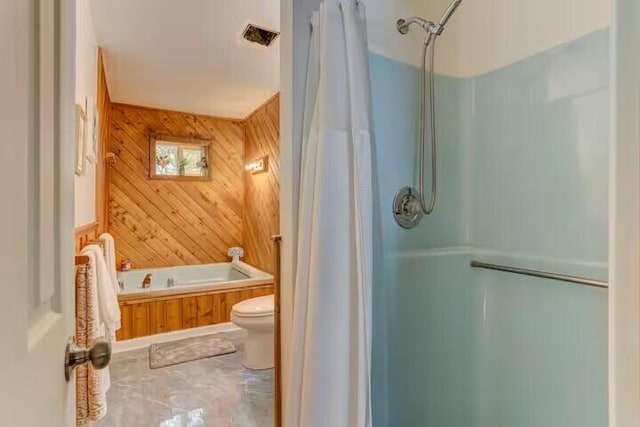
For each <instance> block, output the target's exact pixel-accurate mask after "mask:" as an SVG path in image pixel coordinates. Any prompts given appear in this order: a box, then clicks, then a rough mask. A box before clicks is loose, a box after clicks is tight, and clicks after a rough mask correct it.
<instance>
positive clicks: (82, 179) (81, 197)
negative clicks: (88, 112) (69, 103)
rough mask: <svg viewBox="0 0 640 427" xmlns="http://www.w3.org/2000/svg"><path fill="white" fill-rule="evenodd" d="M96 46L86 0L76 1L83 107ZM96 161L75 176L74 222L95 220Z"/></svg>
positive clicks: (90, 89)
mask: <svg viewBox="0 0 640 427" xmlns="http://www.w3.org/2000/svg"><path fill="white" fill-rule="evenodd" d="M96 82H97V46H96V38H95V35H94V31H93V20H92V18H91V11H90V9H89V1H88V0H77V1H76V90H75V102H76V104H80V105H81V106H82V107H83V108H84V106H85V99H86V97H87V96H91V97H94V98H95V96H96V85H97V83H96ZM95 174H96V171H95V165H93V164H91V163H89V162H85V173H84V175H83V176H78V175H76V177H75V225H76V227H78V226H81V225H85V224H89V223H91V222H94V221H95V219H96V212H95Z"/></svg>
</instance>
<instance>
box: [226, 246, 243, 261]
mask: <svg viewBox="0 0 640 427" xmlns="http://www.w3.org/2000/svg"><path fill="white" fill-rule="evenodd" d="M227 255H229V256H230V257H231V260H232V261H233V262H234V263H235V262H238V261H240V258H244V249H242V248H241V247H238V246H236V247H233V248H229V250H228V251H227Z"/></svg>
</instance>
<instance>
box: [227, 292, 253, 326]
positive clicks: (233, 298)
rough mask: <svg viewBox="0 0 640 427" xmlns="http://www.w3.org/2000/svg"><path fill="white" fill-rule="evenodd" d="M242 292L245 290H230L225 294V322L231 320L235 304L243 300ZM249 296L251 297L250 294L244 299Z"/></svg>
mask: <svg viewBox="0 0 640 427" xmlns="http://www.w3.org/2000/svg"><path fill="white" fill-rule="evenodd" d="M242 292H243V291H234V292H228V293H226V294H225V296H224V298H225V306H224V313H223V314H224V321H225V322H229V321H230V320H231V309H232V308H233V306H234V304H237V303H239V302H240V301H242V300H243V298H242ZM245 292H246V291H245ZM248 298H250V296H249V297H246V298H244V299H248Z"/></svg>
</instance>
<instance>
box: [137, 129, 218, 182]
mask: <svg viewBox="0 0 640 427" xmlns="http://www.w3.org/2000/svg"><path fill="white" fill-rule="evenodd" d="M150 141H151V143H150V147H149V153H150V156H149V177H150V178H151V179H174V180H207V179H209V176H210V170H209V169H210V168H209V164H210V151H211V150H210V148H211V142H210V141H204V140H199V139H188V138H180V137H175V136H165V135H156V136H152V137H151V139H150Z"/></svg>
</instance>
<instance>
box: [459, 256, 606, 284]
mask: <svg viewBox="0 0 640 427" xmlns="http://www.w3.org/2000/svg"><path fill="white" fill-rule="evenodd" d="M471 267H476V268H486V269H488V270H497V271H505V272H507V273H515V274H522V275H525V276H533V277H539V278H542V279H551V280H559V281H561V282H569V283H577V284H579V285H585V286H593V287H596V288H604V289H608V288H609V283H607V282H604V281H602V280H595V279H588V278H586V277H580V276H569V275H567V274H560V273H552V272H550V271H541V270H529V269H527V268H519V267H509V266H507V265H499V264H490V263H488V262H482V261H471Z"/></svg>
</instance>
